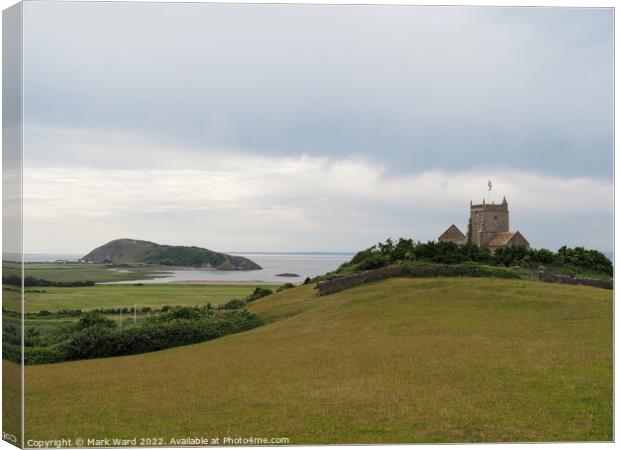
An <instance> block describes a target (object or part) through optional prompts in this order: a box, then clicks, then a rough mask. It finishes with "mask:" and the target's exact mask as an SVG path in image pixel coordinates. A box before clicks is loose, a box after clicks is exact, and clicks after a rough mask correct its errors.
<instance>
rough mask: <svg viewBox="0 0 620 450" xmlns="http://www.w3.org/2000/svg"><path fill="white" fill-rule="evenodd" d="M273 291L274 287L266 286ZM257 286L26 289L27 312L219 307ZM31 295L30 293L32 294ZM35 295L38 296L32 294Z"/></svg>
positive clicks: (121, 286)
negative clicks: (197, 306)
mask: <svg viewBox="0 0 620 450" xmlns="http://www.w3.org/2000/svg"><path fill="white" fill-rule="evenodd" d="M263 287H266V288H268V289H269V288H271V289H274V288H275V286H263ZM255 288H256V286H255V285H250V284H239V285H219V284H210V285H205V284H176V283H174V284H145V285H141V286H134V285H131V284H129V285H128V284H114V285H110V284H108V285H95V286H89V287H72V288H61V287H45V288H36V289H32V290H29V289H26V295H25V298H26V312H34V311H42V310H47V311H59V310H61V309H81V310H83V311H87V310H90V309H102V308H123V307H128V308H133V306H134V304H135V305H137V307H138V308H141V307H144V306H150V307H152V308H159V307H162V306H164V305H174V306H195V305H206V304H207V303H211V304H212V305H219V304H220V303H225V302H227V301H228V300H231V299H233V298H242V297H245V296H247V295H249V294H251V293H252V291H254V289H255ZM29 291H30V292H29ZM33 291H35V292H33Z"/></svg>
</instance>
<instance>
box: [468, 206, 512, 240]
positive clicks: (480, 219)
mask: <svg viewBox="0 0 620 450" xmlns="http://www.w3.org/2000/svg"><path fill="white" fill-rule="evenodd" d="M509 230H510V222H509V213H508V202H507V201H506V197H504V199H503V200H502V202H501V203H500V204H499V205H496V204H495V203H486V202H485V201H484V200H482V203H480V204H477V205H474V204H472V203H471V202H470V206H469V225H468V227H467V242H469V243H472V244H476V245H478V246H480V247H486V246H487V245H488V244H489V242H490V241H491V239H492V238H493V237H494V236H496V235H497V233H508V232H509Z"/></svg>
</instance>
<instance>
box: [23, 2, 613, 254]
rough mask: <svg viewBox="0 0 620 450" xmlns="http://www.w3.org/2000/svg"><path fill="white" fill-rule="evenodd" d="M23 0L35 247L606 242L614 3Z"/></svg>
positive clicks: (605, 246) (27, 203)
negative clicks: (444, 238)
mask: <svg viewBox="0 0 620 450" xmlns="http://www.w3.org/2000/svg"><path fill="white" fill-rule="evenodd" d="M24 5H25V6H24V78H23V82H24V165H25V171H24V245H25V248H24V250H25V251H26V252H50V253H53V252H58V253H86V252H88V251H89V250H90V249H92V248H94V247H97V246H99V245H101V244H103V243H105V242H107V241H109V240H112V239H116V238H121V237H128V238H135V239H145V240H151V241H155V242H158V243H162V244H179V245H198V246H203V247H207V248H211V249H214V250H219V251H357V250H359V249H362V248H366V247H368V246H370V245H372V244H373V243H376V242H378V241H381V240H384V239H386V238H387V237H392V238H398V237H401V236H402V237H407V238H413V239H415V240H421V241H426V240H432V239H436V238H437V236H439V234H441V233H442V232H443V231H444V230H445V229H446V228H447V227H448V226H449V225H450V224H452V223H454V224H456V225H457V226H458V227H459V228H461V230H463V231H465V230H466V224H467V219H468V213H469V211H468V209H469V202H470V200H473V201H474V202H475V203H476V202H480V201H481V200H482V198H483V197H484V196H486V195H490V197H489V199H490V200H494V201H501V199H502V197H503V196H506V198H507V200H508V203H509V208H510V212H511V216H510V220H511V229H512V230H517V229H518V230H520V231H521V233H522V234H523V235H524V236H525V237H526V238H527V239H528V240H529V241H530V243H531V245H532V246H534V247H537V248H539V247H545V248H550V249H553V250H556V249H557V248H559V247H560V246H562V245H569V246H576V245H584V246H586V247H589V248H595V249H599V250H602V251H610V250H611V249H612V240H613V109H612V108H613V46H612V37H613V16H612V10H611V9H600V8H599V9H594V8H507V7H502V8H491V7H422V6H360V5H358V6H353V5H349V6H328V5H256V4H255V5H248V4H245V5H243V4H162V3H91V2H88V3H71V2H67V3H62V2H26V3H25V4H24ZM489 179H491V180H492V182H493V191H492V192H491V193H490V194H489V193H488V191H487V180H489Z"/></svg>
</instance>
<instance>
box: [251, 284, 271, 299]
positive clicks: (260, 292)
mask: <svg viewBox="0 0 620 450" xmlns="http://www.w3.org/2000/svg"><path fill="white" fill-rule="evenodd" d="M271 294H273V292H272V291H271V289H266V288H262V287H260V286H258V287H257V288H256V289H254V292H252V293H251V294H250V295H248V296H247V297H246V298H245V301H246V302H247V303H250V302H253V301H254V300H258V299H259V298H263V297H267V296H268V295H271Z"/></svg>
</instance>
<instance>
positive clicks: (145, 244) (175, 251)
mask: <svg viewBox="0 0 620 450" xmlns="http://www.w3.org/2000/svg"><path fill="white" fill-rule="evenodd" d="M83 260H84V261H86V262H91V263H115V264H135V263H143V264H159V265H164V266H190V267H211V268H214V269H218V270H257V269H260V268H261V267H260V266H259V265H258V264H256V263H255V262H254V261H252V260H250V259H248V258H244V257H242V256H233V255H227V254H225V253H219V252H214V251H213V250H208V249H206V248H200V247H184V246H179V245H159V244H156V243H154V242H149V241H140V240H136V239H116V240H114V241H110V242H108V243H107V244H104V245H102V246H101V247H97V248H96V249H94V250H93V251H91V252H90V253H89V254H88V255H86V256H84V258H83Z"/></svg>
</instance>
